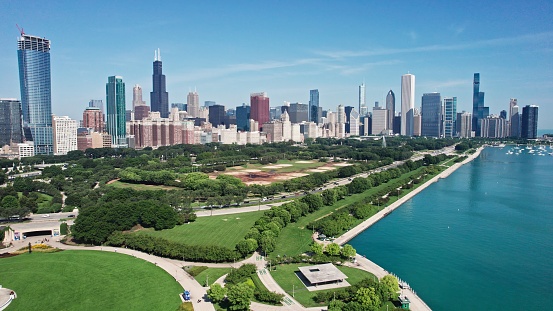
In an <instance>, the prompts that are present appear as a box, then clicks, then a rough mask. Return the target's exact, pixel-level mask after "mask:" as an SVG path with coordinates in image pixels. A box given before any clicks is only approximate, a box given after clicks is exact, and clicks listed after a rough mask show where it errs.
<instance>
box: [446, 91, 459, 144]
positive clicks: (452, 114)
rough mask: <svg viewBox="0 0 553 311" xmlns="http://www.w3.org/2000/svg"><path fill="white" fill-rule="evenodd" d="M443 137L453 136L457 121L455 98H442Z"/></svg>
mask: <svg viewBox="0 0 553 311" xmlns="http://www.w3.org/2000/svg"><path fill="white" fill-rule="evenodd" d="M443 118H444V137H446V138H452V137H454V136H455V128H456V127H455V121H456V119H457V97H449V98H444V117H443Z"/></svg>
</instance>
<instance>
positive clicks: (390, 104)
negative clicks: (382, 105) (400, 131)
mask: <svg viewBox="0 0 553 311" xmlns="http://www.w3.org/2000/svg"><path fill="white" fill-rule="evenodd" d="M386 110H388V125H387V126H388V129H389V130H393V129H394V116H395V115H396V94H394V92H393V91H392V90H390V91H388V94H387V95H386Z"/></svg>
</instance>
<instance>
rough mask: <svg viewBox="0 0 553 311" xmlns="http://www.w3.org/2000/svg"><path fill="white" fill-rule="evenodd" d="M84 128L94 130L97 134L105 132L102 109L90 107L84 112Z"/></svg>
mask: <svg viewBox="0 0 553 311" xmlns="http://www.w3.org/2000/svg"><path fill="white" fill-rule="evenodd" d="M83 127H88V128H91V129H93V130H94V131H95V132H98V133H102V132H103V131H104V117H103V115H102V111H101V110H100V108H96V107H88V108H86V109H85V111H84V112H83Z"/></svg>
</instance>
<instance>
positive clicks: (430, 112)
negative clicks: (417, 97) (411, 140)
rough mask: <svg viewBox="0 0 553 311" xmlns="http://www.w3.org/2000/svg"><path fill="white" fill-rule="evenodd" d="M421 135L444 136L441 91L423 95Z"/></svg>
mask: <svg viewBox="0 0 553 311" xmlns="http://www.w3.org/2000/svg"><path fill="white" fill-rule="evenodd" d="M421 135H422V136H426V137H441V136H442V96H441V95H440V93H426V94H423V95H422V111H421Z"/></svg>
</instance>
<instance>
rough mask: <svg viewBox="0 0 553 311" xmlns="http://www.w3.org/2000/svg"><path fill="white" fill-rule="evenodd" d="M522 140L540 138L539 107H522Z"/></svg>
mask: <svg viewBox="0 0 553 311" xmlns="http://www.w3.org/2000/svg"><path fill="white" fill-rule="evenodd" d="M521 123H522V124H521V133H520V134H521V135H520V137H522V138H528V139H535V138H537V137H538V106H536V105H526V106H524V107H522V122H521Z"/></svg>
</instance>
